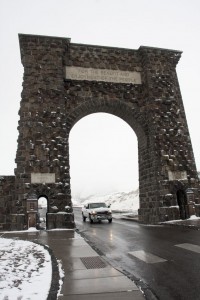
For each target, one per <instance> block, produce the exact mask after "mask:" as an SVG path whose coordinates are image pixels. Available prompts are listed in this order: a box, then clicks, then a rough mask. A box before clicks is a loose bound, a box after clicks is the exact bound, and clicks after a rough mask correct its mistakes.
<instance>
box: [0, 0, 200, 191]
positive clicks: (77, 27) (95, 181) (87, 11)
mask: <svg viewBox="0 0 200 300" xmlns="http://www.w3.org/2000/svg"><path fill="white" fill-rule="evenodd" d="M199 15H200V1H199V0H190V1H188V0H181V1H180V0H162V1H161V0H139V1H138V0H137V1H136V0H34V1H31V0H0V38H1V47H0V59H1V67H0V82H1V89H0V140H1V147H0V174H2V175H12V174H14V168H15V163H14V160H15V155H16V148H17V137H18V131H17V122H18V110H19V105H20V97H21V96H20V93H21V90H22V78H23V68H22V65H21V61H20V52H19V42H18V33H26V34H38V35H50V36H60V37H69V38H71V41H72V42H73V43H85V44H96V45H104V46H114V47H122V48H131V49H138V48H139V47H140V46H141V45H143V46H153V47H161V48H168V49H175V50H181V51H183V55H182V58H181V60H180V62H179V64H178V67H177V73H178V78H179V83H180V88H181V92H182V97H183V102H184V106H185V111H186V116H187V121H188V125H189V130H190V135H191V139H192V145H193V150H194V155H195V159H196V164H197V169H198V170H200V155H199V146H200V134H199V111H200V89H199V81H200V80H199V70H200V59H199V49H200V18H199ZM112 147H113V148H112ZM70 157H71V177H72V190H73V193H74V194H76V195H81V196H83V195H84V196H87V195H89V194H94V193H98V194H100V193H101V194H104V193H107V192H112V191H130V190H132V189H134V188H135V187H137V185H138V171H137V168H138V167H137V141H136V137H135V133H134V132H133V131H132V130H131V129H130V127H129V126H128V125H127V124H126V123H125V122H124V121H122V120H120V119H118V118H117V117H114V116H111V115H105V114H97V115H90V116H88V117H86V118H85V119H82V120H80V121H79V122H78V123H77V124H76V125H75V126H74V128H73V129H72V131H71V134H70ZM102 161H103V163H102Z"/></svg>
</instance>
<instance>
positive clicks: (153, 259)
mask: <svg viewBox="0 0 200 300" xmlns="http://www.w3.org/2000/svg"><path fill="white" fill-rule="evenodd" d="M128 254H129V255H130V256H134V257H137V258H139V259H140V260H142V261H144V262H146V263H147V264H155V263H160V262H165V261H167V260H166V259H164V258H161V257H159V256H156V255H153V254H151V253H149V252H146V251H144V250H139V251H133V252H128Z"/></svg>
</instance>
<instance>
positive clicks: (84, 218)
mask: <svg viewBox="0 0 200 300" xmlns="http://www.w3.org/2000/svg"><path fill="white" fill-rule="evenodd" d="M82 217H83V222H85V220H86V217H85V216H84V215H83V214H82Z"/></svg>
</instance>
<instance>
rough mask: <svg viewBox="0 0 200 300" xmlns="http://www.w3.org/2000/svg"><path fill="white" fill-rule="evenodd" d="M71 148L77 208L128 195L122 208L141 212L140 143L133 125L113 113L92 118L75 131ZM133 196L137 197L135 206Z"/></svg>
mask: <svg viewBox="0 0 200 300" xmlns="http://www.w3.org/2000/svg"><path fill="white" fill-rule="evenodd" d="M69 146H70V147H69V150H70V151H69V152H70V176H71V194H72V202H73V204H74V205H76V204H79V203H80V202H83V201H84V200H86V199H89V198H90V199H92V198H93V197H95V198H97V197H102V196H105V195H106V196H107V195H111V194H113V193H118V196H119V195H120V193H122V192H124V197H125V200H126V201H125V200H124V206H123V204H122V203H121V207H125V205H129V206H130V205H131V209H133V208H135V210H137V209H138V208H139V195H138V186H139V182H138V141H137V137H136V135H135V134H134V131H133V129H132V128H131V127H130V126H129V124H127V123H126V122H125V121H124V120H123V119H121V118H119V117H117V116H115V115H113V114H110V113H93V114H89V115H87V116H84V117H83V118H82V119H80V120H79V121H78V122H77V123H76V124H75V125H74V126H73V128H72V129H71V131H70V136H69ZM135 191H136V192H135ZM131 192H135V193H137V198H134V200H132V203H131V199H130V198H131V196H130V193H131ZM125 194H127V199H126V195H125ZM128 194H129V199H128ZM116 197H117V194H116ZM121 200H122V199H121ZM125 202H126V203H125ZM136 203H137V204H136ZM111 208H112V206H111Z"/></svg>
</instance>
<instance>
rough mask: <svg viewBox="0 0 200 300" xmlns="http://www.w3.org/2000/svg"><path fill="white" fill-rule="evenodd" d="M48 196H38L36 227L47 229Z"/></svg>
mask: <svg viewBox="0 0 200 300" xmlns="http://www.w3.org/2000/svg"><path fill="white" fill-rule="evenodd" d="M47 213H48V198H47V197H46V196H44V195H42V196H39V198H38V213H37V228H38V229H47V227H48V226H47Z"/></svg>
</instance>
